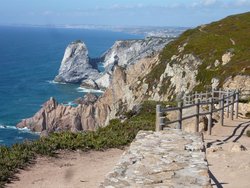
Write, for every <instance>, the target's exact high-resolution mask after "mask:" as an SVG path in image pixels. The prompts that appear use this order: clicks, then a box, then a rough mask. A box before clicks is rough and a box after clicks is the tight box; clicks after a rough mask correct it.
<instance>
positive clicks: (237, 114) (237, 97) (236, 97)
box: [235, 89, 239, 119]
mask: <svg viewBox="0 0 250 188" xmlns="http://www.w3.org/2000/svg"><path fill="white" fill-rule="evenodd" d="M235 118H236V119H238V118H239V90H238V89H237V90H236V93H235Z"/></svg>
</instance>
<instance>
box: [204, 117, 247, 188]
mask: <svg viewBox="0 0 250 188" xmlns="http://www.w3.org/2000/svg"><path fill="white" fill-rule="evenodd" d="M247 130H250V119H248V120H247V119H238V120H233V121H231V120H229V119H225V125H224V126H220V125H219V124H215V126H214V127H213V129H212V135H211V136H208V135H205V136H204V138H205V142H206V146H207V160H208V163H209V169H210V176H211V177H212V184H213V187H219V188H221V187H225V188H249V187H250V138H249V137H247V136H246V131H247Z"/></svg>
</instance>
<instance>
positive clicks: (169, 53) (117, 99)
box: [18, 13, 250, 131]
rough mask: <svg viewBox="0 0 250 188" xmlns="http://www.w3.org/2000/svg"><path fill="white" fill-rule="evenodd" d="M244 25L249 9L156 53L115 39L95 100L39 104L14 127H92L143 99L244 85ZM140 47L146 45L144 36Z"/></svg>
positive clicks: (247, 72)
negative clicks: (66, 104) (74, 104)
mask: <svg viewBox="0 0 250 188" xmlns="http://www.w3.org/2000/svg"><path fill="white" fill-rule="evenodd" d="M249 23H250V13H246V14H242V15H236V16H231V17H228V18H225V19H223V20H221V21H219V22H214V23H212V24H209V25H205V26H199V27H197V28H195V29H191V30H188V31H186V32H184V33H183V34H182V35H181V36H180V37H179V38H178V39H176V40H174V41H171V42H170V43H169V44H167V45H166V46H165V47H164V49H163V50H162V51H161V52H160V53H157V50H155V51H154V52H152V51H151V50H148V51H147V52H143V50H142V49H141V50H138V48H139V47H138V45H139V44H135V43H134V42H133V41H130V42H129V41H127V42H124V43H121V42H117V43H116V44H114V46H113V47H112V48H111V49H110V50H109V51H107V52H106V53H105V58H104V59H105V61H104V65H105V68H106V72H105V73H104V74H103V75H102V76H101V77H100V78H99V79H96V80H95V82H96V83H97V85H98V83H101V82H102V84H104V85H105V84H106V85H105V87H107V89H106V90H105V92H104V94H103V95H102V96H101V97H99V99H98V100H97V101H96V102H95V103H91V104H79V105H78V106H77V107H64V106H62V105H58V104H56V103H55V102H53V104H54V103H55V105H54V106H55V107H53V108H51V105H45V106H44V107H43V108H45V109H44V110H42V111H41V112H40V113H38V114H36V115H35V116H34V117H33V118H30V119H28V120H23V121H22V122H21V123H20V124H19V125H18V126H19V127H28V128H31V129H32V128H33V127H34V129H35V130H39V131H41V130H44V129H46V130H50V127H53V129H52V130H54V129H55V128H54V127H57V126H60V124H61V123H62V126H61V127H63V130H65V129H67V130H73V131H77V130H95V129H96V128H98V127H102V126H105V125H107V124H108V122H109V120H111V119H114V118H117V117H118V118H119V117H122V115H123V114H124V113H125V112H127V111H129V110H135V111H136V109H138V108H139V105H140V103H141V102H142V101H144V100H158V101H168V100H175V99H176V98H180V97H182V96H183V95H184V94H185V93H189V92H192V91H201V90H206V89H211V88H210V87H211V85H212V87H213V88H216V87H223V88H230V89H241V90H244V89H249V85H250V84H249V83H250V67H249V65H250V56H249V44H248V43H247V42H246V41H250V35H249V28H248V27H246V26H247V25H249ZM232 26H233V28H235V29H232ZM239 31H240V33H239ZM243 36H244V37H243ZM242 37H243V38H242ZM165 42H166V43H167V41H165ZM144 43H145V44H144ZM153 43H155V42H153ZM153 43H152V46H153ZM157 44H159V45H158V47H159V46H161V45H163V44H164V42H159V43H157ZM141 45H142V46H143V45H145V46H144V48H143V49H147V47H146V46H147V45H150V40H149V41H148V42H146V40H145V41H144V42H142V43H141ZM139 46H140V45H139ZM152 46H151V47H152ZM152 48H153V47H152ZM122 49H123V50H124V51H123V50H122ZM157 49H158V50H159V49H160V47H159V48H157ZM151 52H152V53H151ZM133 54H134V56H133ZM138 54H139V55H138ZM100 85H101V84H100ZM45 104H47V103H45ZM52 106H53V105H52ZM50 114H51V115H50ZM52 114H54V116H56V117H57V118H54V117H53V115H52ZM55 114H56V115H55ZM58 114H60V115H61V116H58ZM65 118H66V119H65ZM44 119H45V120H44ZM44 122H45V123H44ZM66 124H67V125H66Z"/></svg>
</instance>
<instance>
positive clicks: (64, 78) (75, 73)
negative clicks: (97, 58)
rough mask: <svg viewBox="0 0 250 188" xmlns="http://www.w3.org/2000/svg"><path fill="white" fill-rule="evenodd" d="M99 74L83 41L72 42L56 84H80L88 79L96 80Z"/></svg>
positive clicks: (66, 52)
mask: <svg viewBox="0 0 250 188" xmlns="http://www.w3.org/2000/svg"><path fill="white" fill-rule="evenodd" d="M98 75H99V73H98V71H97V70H96V69H94V68H93V67H92V65H91V64H90V62H89V57H88V50H87V47H86V45H85V44H84V43H83V42H81V41H76V42H72V43H71V44H69V45H68V47H67V48H66V50H65V53H64V57H63V60H62V62H61V66H60V69H59V73H58V75H57V76H56V77H55V79H54V80H55V81H56V82H66V83H80V82H81V81H82V80H85V79H87V78H90V79H96V78H97V77H98Z"/></svg>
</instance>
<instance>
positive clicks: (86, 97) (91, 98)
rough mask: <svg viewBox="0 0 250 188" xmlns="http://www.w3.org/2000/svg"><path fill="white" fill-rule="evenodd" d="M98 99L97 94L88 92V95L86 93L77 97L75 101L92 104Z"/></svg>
mask: <svg viewBox="0 0 250 188" xmlns="http://www.w3.org/2000/svg"><path fill="white" fill-rule="evenodd" d="M97 99H98V97H97V96H96V95H95V94H93V93H87V94H86V95H84V97H80V98H78V99H76V100H75V101H74V102H75V103H76V104H84V105H90V104H94V103H95V102H96V101H97Z"/></svg>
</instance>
